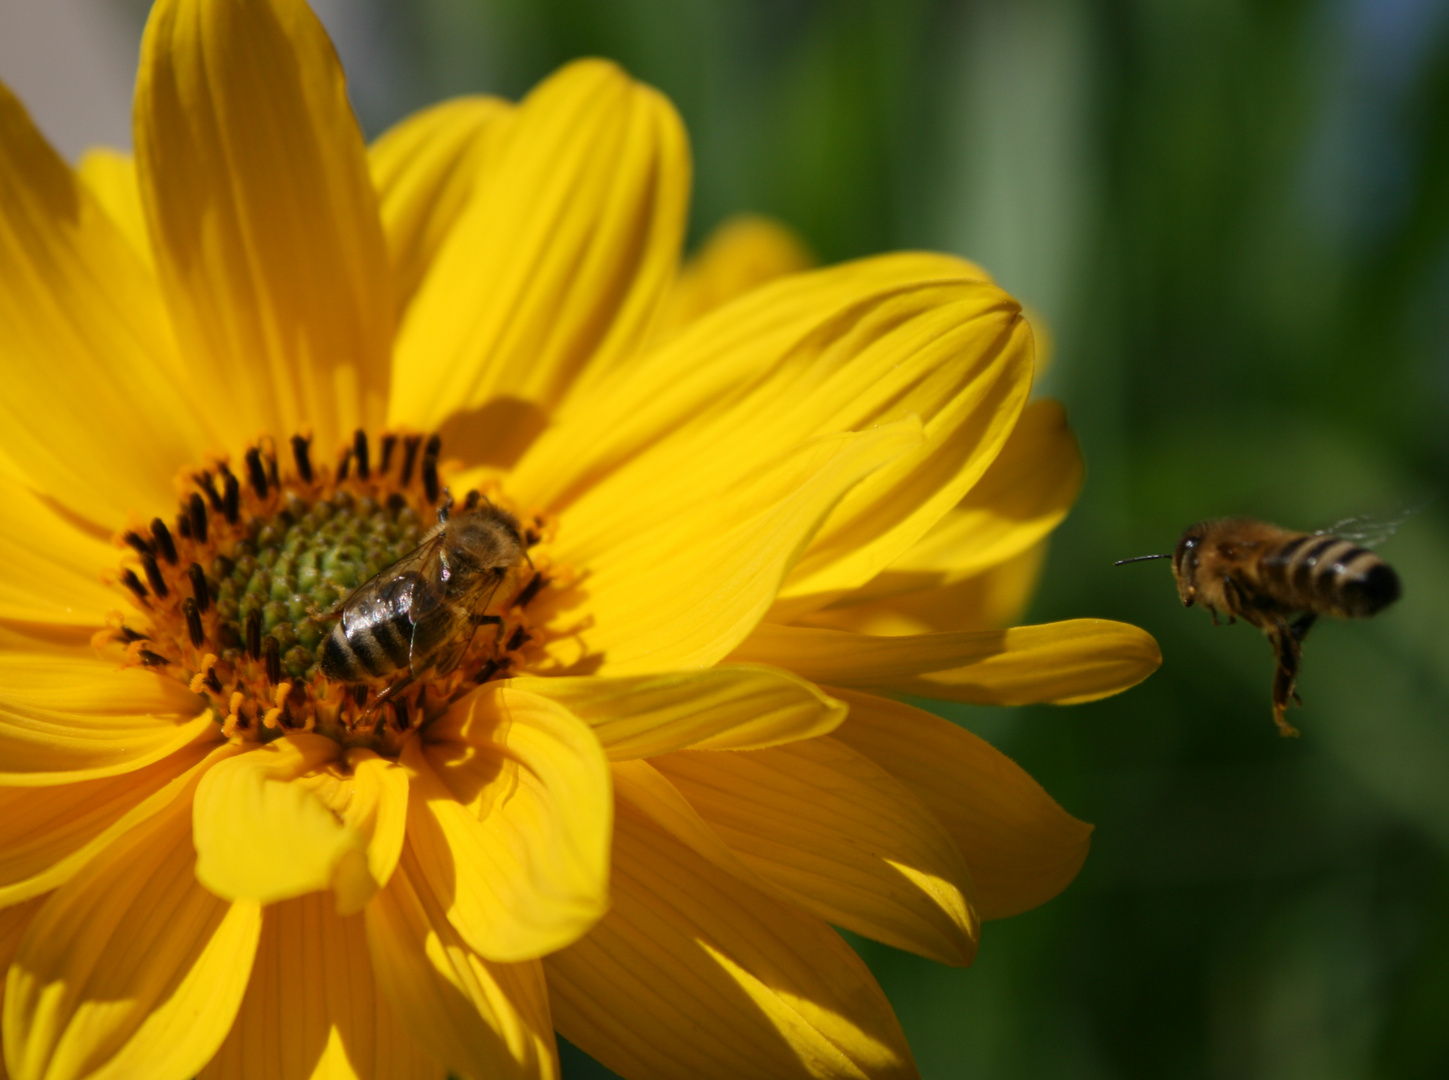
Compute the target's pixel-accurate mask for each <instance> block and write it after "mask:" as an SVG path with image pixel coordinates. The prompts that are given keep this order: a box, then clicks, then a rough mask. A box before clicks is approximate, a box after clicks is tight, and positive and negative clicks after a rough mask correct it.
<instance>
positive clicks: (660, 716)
mask: <svg viewBox="0 0 1449 1080" xmlns="http://www.w3.org/2000/svg"><path fill="white" fill-rule="evenodd" d="M509 685H510V686H513V687H515V688H516V689H519V690H523V691H526V692H528V693H531V694H538V695H540V696H542V697H546V698H549V699H551V700H553V701H557V702H558V703H559V704H560V705H562V706H563V707H564V708H566V709H568V711H569V712H571V713H573V714H574V715H575V716H577V717H578V718H579V719H580V720H582V721H583V722H584V723H586V724H588V725H589V726H590V727H592V728H593V729H594V734H595V735H597V736H598V738H599V742H601V743H602V744H603V746H604V751H605V753H607V754H608V755H609V759H610V760H611V761H626V760H628V759H630V758H641V757H649V756H651V755H653V754H663V753H667V752H668V751H670V750H684V749H688V748H690V747H695V748H700V749H706V750H754V749H758V748H759V747H763V746H774V745H776V744H778V743H782V742H791V741H793V740H795V739H808V738H810V737H812V736H814V735H824V734H825V733H826V732H828V731H830V730H832V729H833V728H835V726H836V725H837V724H839V723H840V721H841V720H843V719H845V710H844V709H842V708H841V707H840V706H839V704H838V703H836V702H834V701H832V700H831V699H830V698H828V697H826V696H825V695H824V694H822V693H821V692H820V691H819V690H818V689H817V688H816V687H815V685H814V684H813V683H808V682H806V681H805V680H804V679H799V678H796V677H795V676H794V675H791V674H790V673H789V672H787V671H781V670H779V669H777V668H768V667H762V666H759V665H754V664H736V665H731V666H729V667H717V668H708V669H706V670H704V671H682V672H670V673H667V674H664V675H638V676H634V677H632V678H628V677H626V678H615V679H609V678H602V677H599V676H596V675H585V676H578V677H575V678H569V677H563V678H529V677H524V678H519V679H513V680H511V681H510V683H509Z"/></svg>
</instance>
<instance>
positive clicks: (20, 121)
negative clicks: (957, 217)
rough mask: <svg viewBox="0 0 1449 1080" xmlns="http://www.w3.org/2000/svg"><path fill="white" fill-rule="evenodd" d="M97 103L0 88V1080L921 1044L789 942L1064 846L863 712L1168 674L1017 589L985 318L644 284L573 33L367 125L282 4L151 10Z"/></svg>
mask: <svg viewBox="0 0 1449 1080" xmlns="http://www.w3.org/2000/svg"><path fill="white" fill-rule="evenodd" d="M135 121H136V151H135V155H134V159H132V158H131V157H128V156H124V155H120V154H116V153H113V152H108V151H97V152H93V153H92V154H90V155H88V156H87V157H86V158H85V159H83V160H82V161H81V163H80V165H79V167H78V168H77V169H75V170H72V169H71V168H70V167H69V166H67V165H66V164H65V163H64V162H63V161H62V160H61V159H60V158H59V157H58V156H57V155H56V154H55V152H54V151H53V150H52V149H51V148H50V147H49V145H48V144H47V143H46V141H45V139H44V137H43V136H42V135H41V134H40V133H39V132H38V131H37V130H36V128H35V127H34V125H33V124H32V123H31V121H30V119H29V117H28V115H27V114H26V112H25V110H24V108H23V106H22V105H21V104H20V102H19V101H17V100H16V99H15V98H14V96H13V95H11V94H10V93H9V92H8V91H5V90H3V89H0V364H3V365H4V371H5V378H6V392H5V394H4V395H0V500H3V504H4V513H3V514H0V800H3V801H4V802H5V805H6V809H7V812H6V813H5V814H4V815H3V818H0V957H3V960H4V964H5V967H6V968H7V970H8V974H7V977H6V981H5V989H4V1007H3V1022H0V1042H3V1051H4V1063H5V1069H6V1071H7V1072H8V1075H9V1076H10V1077H11V1078H12V1080H38V1078H40V1077H48V1078H60V1077H86V1076H116V1077H123V1076H147V1077H155V1078H159V1080H172V1078H174V1080H184V1078H187V1077H192V1076H196V1075H200V1076H202V1077H207V1078H222V1077H258V1076H266V1077H283V1078H287V1077H311V1076H321V1075H328V1076H357V1077H379V1078H392V1077H413V1076H418V1077H436V1078H439V1080H441V1078H442V1077H444V1076H446V1075H448V1074H450V1073H451V1074H453V1075H457V1076H462V1077H478V1078H483V1077H497V1076H513V1077H528V1078H533V1077H552V1076H556V1075H557V1074H558V1058H557V1052H556V1049H555V1035H554V1033H555V1031H558V1032H559V1033H561V1034H563V1035H564V1036H566V1037H567V1038H568V1039H569V1040H571V1041H572V1042H574V1043H575V1044H576V1045H578V1046H579V1047H581V1048H582V1049H583V1050H585V1051H586V1052H588V1053H589V1054H591V1055H593V1056H594V1057H596V1058H597V1059H598V1060H600V1061H601V1062H603V1063H604V1064H606V1065H608V1066H609V1067H610V1068H612V1069H614V1070H615V1071H617V1072H618V1073H620V1074H621V1075H623V1076H625V1077H629V1078H631V1080H633V1078H646V1077H661V1078H663V1077H677V1076H681V1075H691V1076H720V1077H735V1076H745V1075H749V1076H782V1077H796V1076H798V1077H835V1076H839V1077H846V1076H850V1077H859V1076H868V1077H887V1076H910V1075H914V1065H913V1063H912V1060H911V1054H910V1050H909V1047H908V1046H907V1045H906V1041H905V1039H904V1037H903V1035H902V1033H901V1030H900V1027H899V1025H898V1024H897V1022H896V1020H895V1017H894V1015H893V1013H892V1011H891V1008H890V1005H889V1003H888V1002H887V1001H886V999H885V997H884V995H883V994H882V993H881V991H880V989H879V987H878V986H877V985H876V983H875V981H874V980H873V978H872V977H871V975H870V973H869V972H868V970H867V969H866V967H865V966H864V964H863V963H862V962H861V961H860V960H859V959H858V958H857V956H856V955H855V953H854V952H852V951H851V949H850V948H849V946H848V945H846V943H845V942H844V940H843V939H842V938H841V937H840V936H839V935H838V934H837V933H836V932H835V930H834V929H832V924H833V925H835V926H841V927H845V928H847V929H850V930H852V931H854V932H856V933H859V934H862V935H865V936H867V937H870V938H874V939H876V940H879V941H883V942H887V943H889V944H891V945H894V946H897V947H899V948H903V949H907V950H910V951H913V952H916V953H919V954H921V955H924V956H927V957H931V958H933V959H936V960H939V961H941V962H943V963H948V964H958V965H959V964H967V963H970V961H971V960H972V958H973V956H974V954H975V951H976V945H977V940H978V936H979V932H980V923H981V921H982V920H984V919H991V918H997V917H1002V916H1006V915H1010V914H1013V913H1016V912H1019V911H1023V910H1026V909H1028V908H1031V907H1034V906H1036V905H1038V904H1040V903H1042V902H1044V901H1045V900H1047V899H1049V898H1050V897H1051V896H1053V895H1055V894H1056V893H1057V892H1059V891H1060V890H1061V889H1062V888H1064V887H1065V886H1066V885H1067V884H1068V883H1069V882H1070V881H1071V879H1072V878H1073V877H1074V876H1075V874H1076V872H1077V870H1078V868H1079V867H1080V865H1081V863H1082V860H1083V859H1084V858H1085V855H1086V850H1087V844H1088V834H1089V832H1090V827H1089V826H1087V825H1085V824H1083V823H1081V822H1079V821H1077V820H1075V819H1074V818H1072V817H1071V816H1070V815H1068V814H1067V813H1066V812H1065V811H1064V810H1062V809H1061V808H1060V807H1059V806H1058V805H1057V804H1056V803H1055V802H1053V801H1052V800H1051V798H1050V797H1049V796H1048V795H1047V794H1046V793H1045V792H1044V791H1042V789H1041V788H1040V787H1039V786H1037V785H1036V784H1035V783H1034V782H1033V781H1032V780H1031V778H1030V777H1029V776H1027V775H1026V774H1025V773H1024V772H1023V771H1022V770H1021V769H1019V768H1018V767H1017V766H1015V765H1014V764H1013V763H1012V762H1010V761H1009V760H1008V759H1006V758H1005V757H1003V756H1002V755H1001V754H999V753H998V752H997V751H995V750H993V749H992V748H991V747H990V746H989V745H987V744H986V743H984V742H983V741H981V740H980V739H977V738H976V737H974V736H972V735H970V734H968V733H967V732H965V731H964V730H962V729H960V728H958V727H956V726H954V725H952V724H949V723H947V722H946V721H944V720H941V719H939V718H937V717H935V716H933V715H931V714H928V713H925V712H923V711H921V710H919V709H916V708H914V707H912V706H909V705H906V704H903V703H901V702H900V701H899V700H898V697H899V696H902V695H915V696H922V697H929V698H939V699H945V700H951V701H964V702H980V703H996V704H1018V703H1029V702H1063V703H1065V702H1074V701H1085V700H1090V699H1093V698H1098V697H1102V696H1105V695H1108V694H1112V693H1116V692H1118V691H1120V690H1122V689H1125V688H1126V687H1128V686H1131V685H1133V684H1134V683H1136V682H1138V681H1140V680H1141V679H1142V678H1144V677H1146V675H1148V674H1149V673H1150V672H1151V671H1152V670H1153V669H1154V668H1155V667H1156V665H1157V663H1158V662H1159V655H1158V652H1157V648H1156V645H1155V644H1154V642H1153V641H1152V639H1151V638H1150V637H1149V636H1147V635H1146V634H1144V633H1143V632H1141V631H1140V630H1137V629H1136V628H1134V627H1131V626H1125V625H1122V624H1119V623H1112V622H1106V621H1102V620H1094V619H1083V620H1073V621H1069V622H1063V623H1053V624H1047V625H1042V626H1026V627H1015V628H1011V627H1009V625H1008V624H1009V623H1010V621H1011V619H1012V618H1013V617H1014V616H1015V615H1016V614H1017V613H1018V612H1019V611H1020V610H1021V608H1022V607H1023V605H1024V603H1025V599H1026V597H1027V595H1028V593H1029V591H1030V589H1031V587H1032V584H1033V582H1034V580H1035V573H1036V569H1037V567H1038V565H1039V562H1040V558H1041V552H1042V548H1043V544H1044V543H1045V542H1046V538H1047V535H1048V534H1049V533H1050V531H1051V530H1052V529H1053V528H1054V527H1055V525H1056V524H1057V523H1058V522H1059V521H1060V520H1061V518H1062V516H1063V515H1064V514H1065V513H1066V511H1067V509H1068V507H1069V505H1070V503H1071V502H1072V500H1073V499H1074V498H1075V495H1076V490H1077V487H1078V484H1079V482H1080V477H1081V465H1080V461H1079V458H1078V454H1077V450H1076V446H1075V443H1074V441H1073V439H1072V437H1071V434H1070V432H1069V430H1068V428H1067V426H1066V423H1065V418H1064V416H1063V413H1062V410H1061V409H1060V407H1059V406H1057V405H1055V404H1054V403H1052V402H1050V401H1035V402H1031V401H1029V400H1028V395H1029V390H1030V385H1031V377H1032V364H1033V347H1032V336H1031V331H1030V329H1029V327H1028V325H1027V323H1026V321H1025V320H1024V319H1023V318H1022V315H1021V311H1020V308H1019V306H1018V305H1017V304H1016V302H1015V301H1014V300H1012V299H1011V297H1009V296H1008V295H1007V294H1005V293H1004V292H1002V291H1001V290H1000V289H999V288H997V287H996V286H995V285H994V284H993V283H992V282H991V280H990V278H989V277H988V276H987V275H986V274H985V273H984V272H983V271H982V270H980V269H979V268H977V267H975V266H973V265H971V264H969V263H966V262H963V261H961V260H959V259H955V258H952V257H948V256H944V255H931V254H899V255H889V256H883V257H879V258H873V259H866V260H862V261H860V262H856V263H851V264H847V265H844V266H839V267H829V268H824V269H818V270H817V269H807V267H806V260H805V258H804V256H803V254H802V252H801V249H800V248H799V247H798V245H797V244H796V243H795V242H794V241H793V240H791V239H789V238H788V236H786V235H785V234H784V233H783V232H782V231H781V230H779V229H778V227H775V226H771V225H769V224H768V223H763V222H758V221H746V222H742V223H736V224H734V225H732V226H729V227H727V228H726V229H725V230H724V231H722V232H721V233H720V234H718V235H717V237H716V238H715V239H714V240H713V241H712V242H710V243H709V244H707V245H706V247H705V248H704V250H703V251H702V252H701V253H700V254H699V255H698V256H697V257H696V258H695V259H694V260H693V261H692V262H691V263H688V264H685V265H681V261H680V250H681V243H682V237H683V234H684V225H685V212H686V199H687V194H688V182H689V154H688V148H687V143H686V140H685V136H684V132H683V130H682V127H681V125H680V122H679V119H678V117H677V115H676V114H675V112H674V110H673V109H672V107H671V106H670V105H669V103H668V102H667V101H666V100H665V99H664V98H662V97H661V96H660V95H659V94H657V93H656V92H654V91H653V90H651V89H649V88H647V87H645V86H642V85H640V84H638V83H636V82H634V81H633V80H631V79H630V78H629V77H628V76H627V75H625V74H624V73H623V72H621V71H620V70H619V69H618V68H616V67H615V66H613V65H611V64H608V63H605V62H600V61H583V62H579V63H575V64H571V65H569V66H568V67H566V68H564V69H563V70H561V71H559V72H558V73H557V74H555V75H554V76H552V77H551V78H549V79H547V80H546V81H545V82H544V83H542V84H541V85H540V86H539V87H537V88H536V89H535V90H534V91H533V92H532V93H530V94H529V95H528V96H527V97H526V98H525V99H524V100H523V101H522V102H520V103H518V104H516V105H515V104H510V103H506V102H503V101H499V100H495V99H492V98H464V99H459V100H455V101H450V102H446V103H443V104H441V105H438V106H435V107H434V108H432V109H429V110H426V111H424V112H422V113H420V114H418V115H416V116H414V117H412V118H410V119H408V120H405V121H404V122H402V123H401V124H400V125H398V127H396V128H395V129H394V130H392V131H390V132H388V133H387V134H385V135H384V136H383V137H382V138H380V139H379V140H377V141H376V142H375V143H374V144H373V145H371V146H366V145H364V142H363V140H362V138H361V135H360V134H359V131H358V127H357V124H356V121H355V119H354V117H353V115H352V113H351V111H350V108H349V106H348V104H347V99H346V92H345V85H344V81H343V75H342V71H341V69H340V67H339V65H338V62H337V60H336V56H335V54H334V53H333V51H332V48H331V45H330V43H329V42H328V40H327V38H326V35H325V33H324V32H323V30H322V29H321V27H320V25H319V23H318V22H317V20H316V18H315V17H314V16H313V14H312V13H311V11H310V10H309V9H308V8H307V7H306V6H305V4H303V3H302V0H159V2H158V3H156V4H155V6H154V7H153V9H152V11H151V15H150V20H149V23H148V26H147V30H146V35H145V40H144V45H143V51H142V58H141V71H140V76H139V80H138V86H137V94H136V103H135ZM450 498H455V499H456V500H457V505H455V506H453V507H452V508H451V511H450V512H449V511H448V510H447V509H446V508H447V501H448V499H450ZM440 510H443V511H444V513H443V514H442V517H443V518H449V513H451V518H450V520H452V521H453V522H455V525H454V526H453V527H452V529H451V531H450V530H449V527H448V525H447V523H446V521H440V513H439V512H440ZM485 518H486V520H487V521H489V522H491V523H492V525H491V526H490V528H491V529H492V532H491V533H490V536H491V540H490V541H489V543H490V544H491V545H492V546H486V545H485V547H479V545H480V544H481V543H482V541H481V540H480V539H479V538H478V536H477V535H474V533H476V530H474V533H470V532H469V529H470V525H469V522H472V523H474V524H475V525H476V524H477V523H478V522H481V521H483V520H484V519H485ZM439 527H441V528H442V530H443V531H442V532H439V531H437V530H438V528H439ZM409 575H411V576H409ZM439 611H441V612H444V613H445V614H443V615H438V614H436V613H437V612H439Z"/></svg>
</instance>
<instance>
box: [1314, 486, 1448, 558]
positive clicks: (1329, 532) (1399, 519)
mask: <svg viewBox="0 0 1449 1080" xmlns="http://www.w3.org/2000/svg"><path fill="white" fill-rule="evenodd" d="M1433 501H1434V500H1433V499H1432V498H1430V499H1425V500H1424V501H1423V502H1421V503H1418V504H1416V505H1414V506H1410V507H1408V508H1407V509H1404V510H1400V511H1399V512H1398V513H1397V514H1394V515H1392V516H1389V517H1378V516H1376V515H1372V514H1356V515H1354V516H1353V517H1346V518H1344V519H1343V520H1341V521H1335V522H1334V523H1333V524H1332V525H1326V526H1324V527H1323V528H1321V529H1315V530H1313V533H1314V535H1315V536H1337V537H1338V538H1339V539H1342V540H1351V541H1353V542H1354V543H1355V544H1357V545H1359V547H1366V548H1372V547H1378V546H1379V545H1380V544H1382V543H1383V542H1384V541H1385V540H1387V539H1388V538H1389V537H1391V536H1393V535H1394V533H1395V532H1397V531H1398V529H1399V526H1401V525H1402V524H1403V523H1404V522H1406V521H1408V520H1409V519H1410V518H1411V517H1413V516H1414V515H1415V514H1417V513H1418V512H1419V511H1420V510H1422V509H1424V507H1426V506H1428V505H1429V504H1430V503H1431V502H1433Z"/></svg>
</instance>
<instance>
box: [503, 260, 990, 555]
mask: <svg viewBox="0 0 1449 1080" xmlns="http://www.w3.org/2000/svg"><path fill="white" fill-rule="evenodd" d="M1005 302H1006V300H1005V299H1004V294H1002V293H1000V292H999V291H998V290H996V289H995V288H993V287H991V286H989V285H987V284H985V282H984V281H983V279H982V275H981V273H980V271H979V270H977V269H976V268H975V267H972V266H971V265H970V264H969V263H964V262H961V261H960V260H958V259H952V258H948V257H946V256H941V255H918V254H910V255H891V256H882V257H880V258H875V259H866V260H863V261H861V262H858V263H847V264H845V265H843V266H836V267H830V268H828V269H825V270H819V271H815V272H813V273H809V274H797V275H793V276H791V277H788V278H784V279H782V280H780V281H777V282H775V283H774V284H772V285H768V286H766V287H764V288H762V289H757V290H755V291H753V292H751V293H749V294H747V295H746V296H743V297H741V298H739V299H738V300H736V301H734V302H733V303H730V304H726V305H725V306H724V307H722V308H719V309H717V310H716V311H714V312H712V313H711V314H709V315H707V316H705V317H704V318H702V319H698V320H696V321H695V322H693V323H691V324H690V325H689V326H688V328H686V329H685V330H684V332H682V333H680V334H678V335H676V336H675V337H673V338H671V339H670V340H669V341H668V342H666V343H664V344H663V345H661V346H659V347H658V348H655V349H653V350H652V351H650V352H649V353H647V354H646V355H644V356H641V357H639V358H638V359H636V360H635V361H634V362H633V363H632V364H631V365H630V367H629V369H628V370H627V371H623V372H620V373H619V374H618V375H617V376H616V377H614V378H610V379H607V380H604V381H603V383H601V384H599V385H596V386H594V387H593V388H592V389H591V391H590V393H588V394H582V393H580V394H576V395H573V396H571V397H570V398H569V399H568V401H567V402H565V403H564V405H563V406H561V407H560V409H559V410H558V413H557V415H556V417H555V420H554V423H553V425H552V426H551V427H550V428H549V430H548V431H546V432H544V433H543V435H542V436H540V437H539V439H538V441H537V442H536V443H534V444H533V445H532V446H531V447H530V448H529V450H528V452H527V454H526V455H525V456H524V457H523V458H522V460H521V461H519V463H518V466H517V468H516V469H515V470H514V472H513V474H512V476H511V478H510V481H509V489H510V491H513V492H515V493H516V494H517V497H518V498H520V499H521V500H522V501H523V502H525V503H527V504H529V505H535V506H546V507H549V508H552V509H555V510H559V509H562V508H563V507H565V506H568V507H570V508H571V509H574V510H578V511H583V510H585V509H586V510H587V514H583V515H581V516H584V517H587V518H588V519H589V520H590V522H591V527H592V528H603V527H605V526H606V525H607V526H609V527H612V528H614V529H616V530H619V531H622V532H627V531H629V530H631V529H637V528H638V525H639V522H640V521H645V522H648V521H652V520H654V519H655V518H656V517H658V516H662V515H664V514H666V513H667V514H677V513H680V512H681V511H682V510H684V509H686V508H688V507H690V506H691V505H694V504H700V503H708V502H710V501H712V500H714V499H716V498H718V496H719V493H720V492H722V491H725V490H728V489H729V488H731V487H733V486H734V485H736V484H738V483H739V482H740V480H741V478H742V477H747V476H749V475H751V474H752V473H755V472H757V471H758V470H760V469H761V468H764V467H766V466H768V465H769V464H771V463H773V462H774V461H776V460H777V459H778V458H779V457H780V456H781V455H782V454H784V453H788V452H789V451H791V450H793V449H794V448H795V447H797V446H799V445H800V444H801V443H803V442H805V441H807V440H809V439H811V438H813V437H816V436H819V435H828V434H836V433H839V432H843V431H852V430H857V431H858V430H864V429H866V428H869V427H871V426H873V425H877V424H882V423H887V422H889V421H891V420H895V419H898V418H901V417H905V416H908V415H915V414H919V415H920V416H922V417H923V418H925V419H926V420H927V421H929V420H930V418H931V417H932V416H934V414H935V413H936V412H937V410H938V409H939V408H940V407H941V405H942V404H943V402H944V401H945V400H946V399H947V398H948V397H949V393H950V384H951V382H952V379H953V378H954V377H955V376H958V375H960V374H961V371H960V368H961V366H962V365H961V364H954V365H953V364H947V365H945V367H944V368H943V367H942V364H941V359H942V354H943V352H945V351H947V350H946V349H945V346H944V345H942V344H941V343H939V342H938V343H936V344H934V345H933V344H932V343H931V342H930V341H928V340H925V339H926V338H927V337H928V336H929V334H930V333H931V332H933V331H939V332H941V333H947V332H949V333H951V334H953V335H956V333H957V331H959V329H960V324H962V323H968V322H971V315H972V314H973V313H989V312H990V311H991V310H992V309H993V308H994V307H996V306H999V305H1000V304H1002V303H1005ZM987 321H988V322H990V321H992V320H990V319H988V320H987ZM973 325H975V324H974V323H973ZM978 328H979V329H981V330H982V331H983V333H985V332H986V331H988V330H989V329H990V328H989V327H987V326H986V325H985V324H982V325H981V326H980V327H978ZM967 366H969V364H968V365H967ZM933 373H934V374H933ZM922 406H924V407H925V408H922ZM943 512H944V510H943ZM595 521H597V524H594V523H595Z"/></svg>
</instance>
